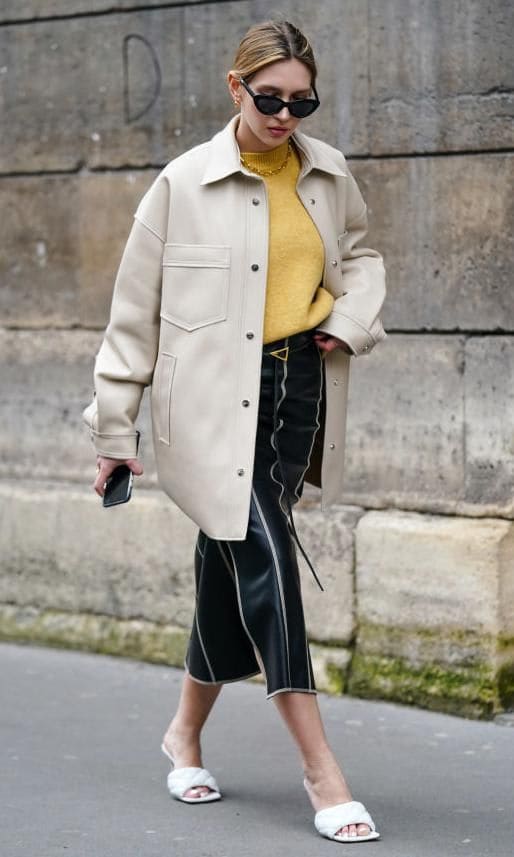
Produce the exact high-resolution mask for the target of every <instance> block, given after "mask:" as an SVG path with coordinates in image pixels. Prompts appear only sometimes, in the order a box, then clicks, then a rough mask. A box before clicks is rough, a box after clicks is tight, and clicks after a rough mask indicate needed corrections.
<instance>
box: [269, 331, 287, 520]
mask: <svg viewBox="0 0 514 857" xmlns="http://www.w3.org/2000/svg"><path fill="white" fill-rule="evenodd" d="M287 342H288V340H287V339H286V345H287ZM275 359H276V358H275ZM286 378H287V362H284V372H283V375H282V381H281V382H280V389H281V390H282V395H281V397H280V399H279V400H278V402H277V416H278V411H279V408H280V405H281V404H282V402H283V401H284V399H285V396H286ZM274 392H275V390H274V387H273V393H274ZM274 406H275V405H274V403H273V407H274ZM283 425H284V420H283V419H281V418H280V417H279V419H278V425H277V431H276V433H275V429H273V431H272V433H271V438H270V443H271V446H272V449H273V450H274V451H275V452H276V451H277V445H276V440H275V437H276V435H278V433H279V431H280V429H281V428H282V426H283ZM277 466H278V455H277V460H276V461H274V462H273V464H272V465H271V467H270V476H271V478H272V479H273V482H275V483H276V484H277V485H280V496H279V498H278V503H279V506H280V508H281V509H282V511H283V513H284V515H286V516H287V514H288V510H287V509H284V507H283V505H282V497H283V496H284V491H285V490H286V487H285V485H283V484H282V482H280V480H279V479H275V477H274V475H273V471H274V469H275V467H277Z"/></svg>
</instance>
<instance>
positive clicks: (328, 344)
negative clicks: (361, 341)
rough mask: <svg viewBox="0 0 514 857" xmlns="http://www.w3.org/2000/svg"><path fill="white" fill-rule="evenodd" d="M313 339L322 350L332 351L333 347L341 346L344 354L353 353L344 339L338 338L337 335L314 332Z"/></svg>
mask: <svg viewBox="0 0 514 857" xmlns="http://www.w3.org/2000/svg"><path fill="white" fill-rule="evenodd" d="M314 339H315V341H316V343H317V344H318V345H319V347H320V348H321V349H322V351H333V350H334V348H342V349H343V351H344V352H345V353H346V354H353V351H352V349H351V348H350V346H349V345H348V343H347V342H345V341H344V339H338V338H337V336H330V335H329V334H328V333H323V332H322V331H320V332H319V333H315V334H314Z"/></svg>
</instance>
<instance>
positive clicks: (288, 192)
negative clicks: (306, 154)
mask: <svg viewBox="0 0 514 857" xmlns="http://www.w3.org/2000/svg"><path fill="white" fill-rule="evenodd" d="M287 146H288V142H287V140H286V141H285V142H284V143H282V144H281V145H280V146H277V147H276V148H275V149H272V151H271V152H242V153H241V154H242V155H243V157H244V159H245V161H246V162H247V164H248V166H249V168H250V169H251V170H252V171H253V170H255V168H256V167H257V168H258V169H259V170H272V169H276V168H277V167H279V166H280V164H282V163H283V162H284V159H285V158H286V156H287ZM292 146H293V151H292V154H291V157H290V158H289V161H288V163H287V165H286V166H285V167H284V169H283V170H281V171H280V172H278V173H276V174H275V175H272V176H262V178H263V179H264V181H265V183H266V187H267V191H268V200H269V256H268V279H267V284H266V306H265V311H264V336H263V342H264V343H268V342H273V341H274V340H275V339H281V338H282V337H284V336H290V335H291V334H293V333H299V332H300V331H301V330H308V329H309V328H311V327H315V326H316V325H317V324H320V322H321V321H323V319H325V318H326V317H327V315H328V314H329V313H330V311H331V309H332V305H333V303H334V298H333V297H332V295H331V294H330V292H328V291H327V290H326V289H324V288H323V287H322V286H320V282H321V280H322V277H323V267H324V248H323V242H322V240H321V237H320V234H319V232H318V230H317V229H316V226H315V224H314V222H313V220H312V219H311V217H310V215H309V214H308V213H307V211H306V210H305V208H304V206H303V203H302V202H301V200H300V198H299V196H298V194H297V193H296V181H297V179H298V175H299V172H300V167H301V161H300V156H299V155H298V152H297V150H296V148H295V146H294V144H292Z"/></svg>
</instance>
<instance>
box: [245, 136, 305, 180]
mask: <svg viewBox="0 0 514 857" xmlns="http://www.w3.org/2000/svg"><path fill="white" fill-rule="evenodd" d="M292 153H293V147H292V146H291V140H288V141H287V155H286V156H285V159H284V161H283V163H281V164H280V166H279V167H275V169H273V170H260V169H259V168H258V167H251V166H250V164H249V163H248V161H247V160H246V158H245V157H244V155H242V154H240V155H239V160H240V161H241V163H242V165H243V166H244V167H246V169H247V170H250V172H251V173H257V175H258V176H274V175H276V174H277V173H279V172H280V171H281V170H283V169H284V167H285V166H286V165H287V162H288V161H289V158H290V157H291V155H292Z"/></svg>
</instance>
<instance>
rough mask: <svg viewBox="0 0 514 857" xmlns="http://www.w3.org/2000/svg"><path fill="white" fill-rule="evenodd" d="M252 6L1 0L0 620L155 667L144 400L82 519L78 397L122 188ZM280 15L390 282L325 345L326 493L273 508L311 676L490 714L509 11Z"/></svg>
mask: <svg viewBox="0 0 514 857" xmlns="http://www.w3.org/2000/svg"><path fill="white" fill-rule="evenodd" d="M276 7H277V4H276V3H272V2H269V0H232V2H219V3H208V2H202V0H190V1H189V2H180V3H179V2H168V3H157V2H152V0H146V2H145V3H144V4H142V3H136V2H135V0H133V2H131V0H115V2H114V0H113V2H108V0H95V2H89V3H85V2H82V0H71V2H70V0H66V2H64V0H43V2H37V3H36V2H29V0H20V2H16V3H14V2H7V0H4V2H0V110H1V112H2V117H3V123H2V135H1V137H0V207H1V217H0V377H1V384H0V403H1V415H2V430H1V431H0V537H1V544H2V554H1V559H0V568H1V575H0V604H3V605H4V606H3V607H2V609H1V610H0V617H1V618H0V634H1V635H3V636H6V637H11V638H12V637H15V638H21V639H23V638H25V639H38V640H41V641H42V642H51V643H54V644H56V645H79V646H91V647H93V648H95V647H96V648H98V649H99V650H101V651H113V652H119V653H121V654H131V655H134V654H135V655H136V656H137V655H139V656H141V657H148V658H152V659H157V660H159V659H161V660H167V662H170V663H177V664H179V665H180V663H181V662H182V658H183V653H184V647H185V644H186V641H187V630H188V623H189V621H190V616H191V610H192V588H191V587H192V566H191V563H192V551H191V548H192V544H193V541H194V536H195V528H194V526H193V525H192V523H191V522H190V521H188V520H187V519H186V518H185V516H184V515H182V513H181V512H180V511H179V510H177V509H175V508H174V507H173V506H172V505H171V504H170V502H169V501H168V500H167V499H166V498H165V497H164V496H163V495H162V494H161V493H159V492H158V491H157V483H156V477H155V467H154V463H153V455H152V450H151V440H150V427H149V415H148V407H147V404H148V403H147V397H145V399H144V404H143V408H142V412H141V426H140V427H141V428H142V431H143V456H144V464H145V475H144V477H143V478H142V479H140V480H138V481H137V487H136V492H135V496H134V499H133V501H132V502H131V504H129V505H128V506H125V507H124V508H123V509H121V510H119V509H118V510H110V512H108V513H107V512H104V510H102V509H101V508H100V505H99V502H98V498H96V496H95V495H94V494H93V492H92V491H91V482H92V479H93V476H94V455H93V451H92V448H91V445H90V442H89V439H88V437H87V433H86V432H85V429H84V428H83V426H82V422H81V411H82V408H83V407H84V405H85V404H86V403H87V402H88V401H89V400H90V397H91V393H92V367H93V358H94V354H95V353H96V350H97V348H98V346H99V343H100V341H101V336H102V331H103V328H104V327H105V324H106V322H107V318H108V313H109V307H110V301H111V294H112V286H113V282H114V278H115V274H116V270H117V266H118V264H119V260H120V258H121V253H122V250H123V246H124V242H125V240H126V237H127V235H128V231H129V229H130V226H131V222H132V215H133V212H134V210H135V208H136V205H137V203H138V201H139V199H140V198H141V196H142V194H143V193H144V191H145V190H146V188H147V187H148V186H149V185H150V184H151V182H152V180H153V178H154V176H155V175H156V172H157V170H159V169H160V168H161V166H163V165H164V164H165V163H166V162H167V161H168V160H170V159H171V158H172V157H174V156H175V155H177V154H179V153H180V152H182V151H184V150H185V149H187V148H189V147H190V146H192V145H194V144H196V143H198V142H200V141H203V140H205V139H208V138H209V137H210V136H211V135H212V134H213V133H214V132H215V131H217V130H218V129H219V128H220V127H222V125H223V124H224V123H225V122H226V121H227V120H228V118H229V117H230V115H231V109H232V107H231V102H230V99H229V97H228V93H227V91H226V87H225V83H224V75H225V73H226V71H227V70H228V68H229V67H230V62H231V59H232V56H233V52H234V49H235V47H236V45H237V43H238V41H239V38H240V37H241V35H242V34H243V33H244V31H245V29H246V28H247V26H248V25H249V24H250V23H251V22H252V21H257V20H260V19H263V18H266V17H271V16H273V15H274V14H275V12H276ZM279 9H280V12H281V13H282V14H283V15H284V16H286V17H290V18H291V19H292V20H294V21H295V22H297V23H298V24H299V25H300V26H301V27H302V28H303V29H305V31H306V32H308V33H309V35H310V36H311V38H312V41H313V44H314V48H315V51H316V54H317V57H318V61H319V66H320V77H319V86H318V89H319V91H320V94H321V97H322V109H321V110H320V111H319V112H318V113H317V114H316V116H315V117H313V118H312V119H309V120H306V121H305V123H304V128H305V130H306V131H307V132H308V133H312V134H313V135H315V136H318V137H321V138H323V139H326V140H327V141H328V142H331V143H333V144H334V145H337V146H339V147H340V148H341V149H342V150H343V151H344V152H345V154H346V155H347V157H348V158H349V163H350V166H351V169H352V171H353V172H354V174H355V176H356V178H357V180H358V182H359V185H360V187H361V189H362V192H363V195H364V197H365V198H366V201H367V203H368V208H369V213H370V233H369V239H368V241H369V244H370V246H376V247H377V248H378V249H380V250H381V251H382V252H383V254H384V258H385V263H386V268H387V272H388V289H389V291H388V300H387V302H386V305H385V308H384V312H383V321H384V325H385V327H386V330H387V331H388V333H389V338H388V340H387V342H385V343H383V344H381V345H380V346H378V347H377V349H376V350H375V351H373V352H372V353H371V354H370V355H369V356H368V357H367V358H366V359H361V360H356V361H352V368H351V383H350V402H349V418H348V437H347V447H346V484H345V490H344V493H343V495H342V497H341V503H342V505H341V507H340V508H339V509H336V510H334V511H331V513H330V514H329V515H328V516H322V515H321V513H320V512H319V508H318V501H319V496H318V493H317V491H316V490H315V489H308V490H306V492H305V496H304V500H303V501H302V505H301V508H300V509H299V513H298V518H297V519H298V520H299V522H300V528H301V532H302V534H305V535H304V541H305V542H306V545H307V546H308V549H309V550H310V552H311V553H312V555H313V557H314V558H315V560H316V565H317V567H318V568H319V570H320V573H321V575H322V577H323V580H324V582H325V584H326V586H327V593H326V595H325V594H323V593H319V591H318V590H317V587H315V586H313V584H312V581H311V579H310V577H309V575H308V573H306V571H305V569H303V573H304V581H305V582H304V592H305V599H306V607H307V615H308V622H309V633H310V636H311V640H312V647H313V659H314V662H315V665H316V675H317V677H318V681H319V683H320V687H324V688H327V689H331V690H336V691H341V690H346V691H349V692H352V693H358V694H362V695H378V696H386V697H389V698H392V699H395V698H396V699H400V700H402V701H407V702H414V703H417V704H420V705H428V706H431V707H436V708H441V709H443V710H452V711H455V712H457V713H462V714H464V715H467V716H493V715H494V714H495V713H496V712H499V711H501V710H502V707H503V708H504V707H506V706H508V705H511V704H513V696H514V691H513V666H512V665H513V663H514V653H513V645H512V638H513V637H514V629H513V627H512V614H511V605H512V603H514V583H513V580H512V571H513V569H514V539H513V537H512V526H513V525H512V523H511V521H512V519H513V518H514V491H513V485H514V434H513V429H512V426H513V425H514V392H513V391H514V384H513V381H514V302H513V301H512V298H511V291H512V274H511V272H512V268H513V262H514V246H513V242H514V239H513V235H514V228H513V227H514V216H513V208H514V203H513V196H512V190H511V189H512V185H513V180H514V55H513V53H512V50H511V49H510V45H511V44H512V36H513V34H514V6H513V5H512V3H510V2H509V0H493V2H492V3H489V4H487V5H486V6H484V4H482V3H479V2H478V0H470V2H468V3H466V4H462V3H444V2H443V0H428V2H421V0H392V2H390V3H382V2H380V1H379V0H368V2H366V0H349V2H346V3H344V4H341V3H340V2H338V0H321V2H319V3H316V4H313V3H311V2H307V0H299V2H293V0H284V2H282V3H280V4H279ZM399 45H401V49H399ZM373 510H374V511H373ZM120 556H122V557H123V559H122V561H121V562H120V561H119V557H120Z"/></svg>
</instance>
